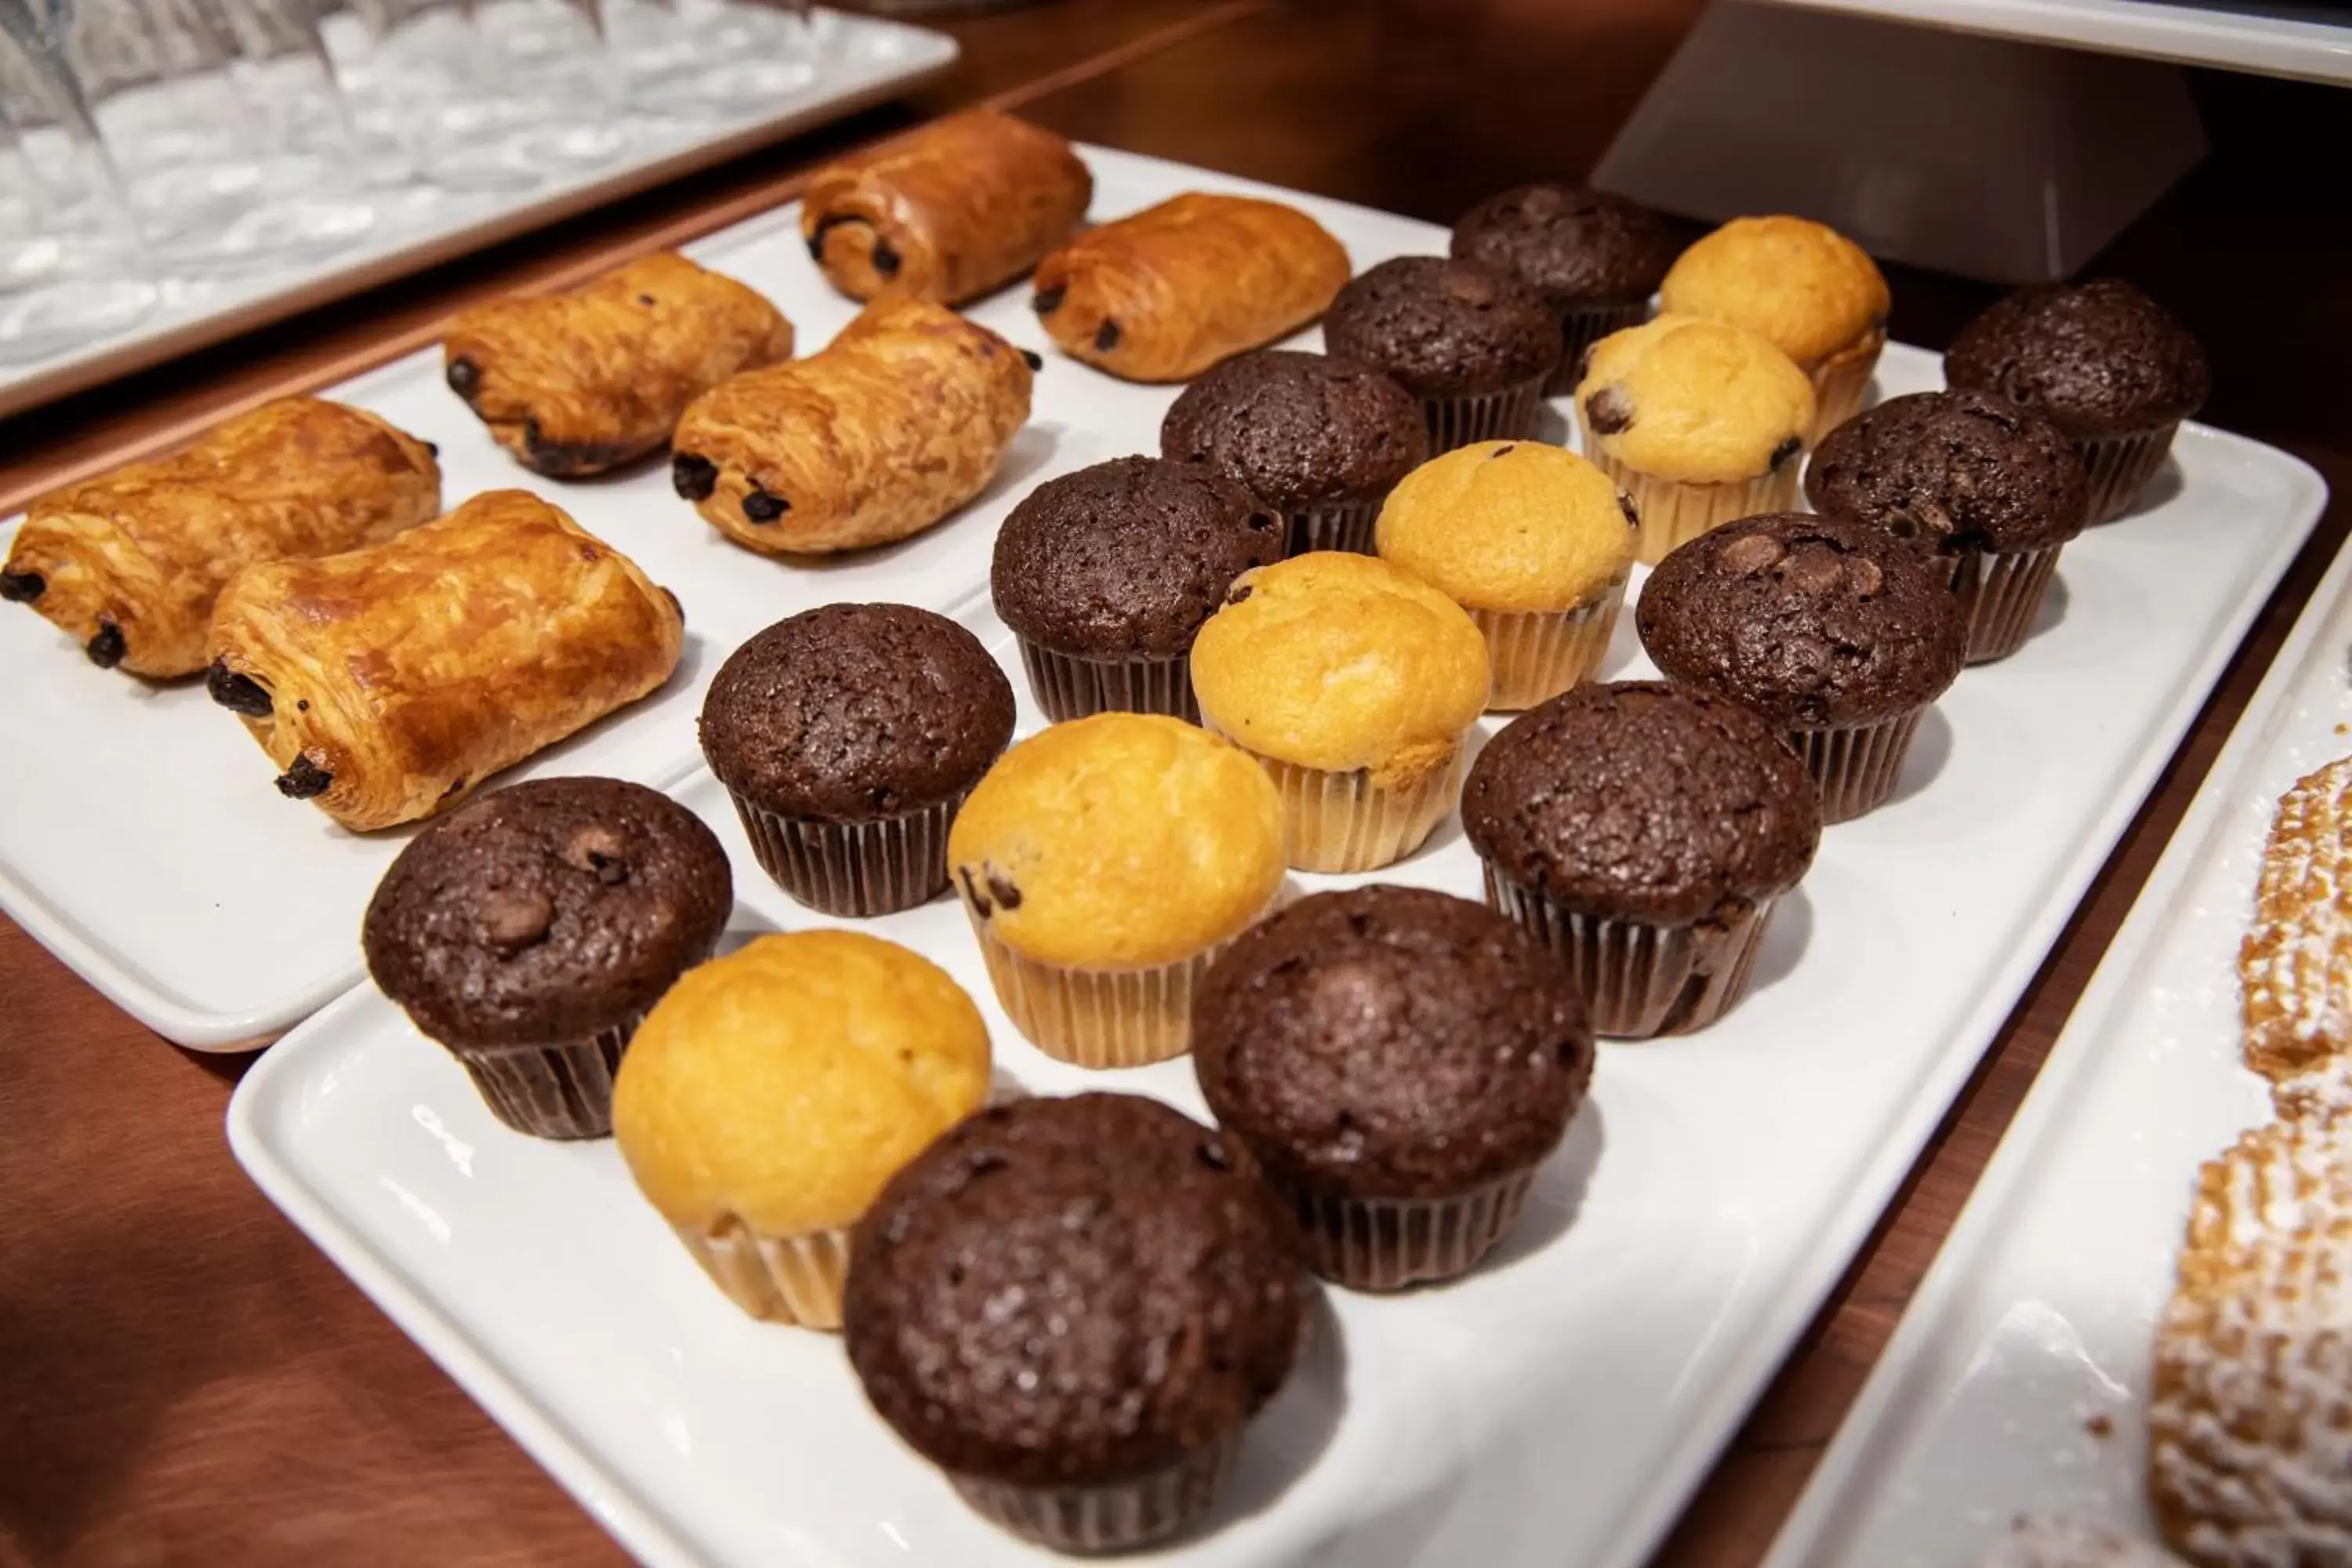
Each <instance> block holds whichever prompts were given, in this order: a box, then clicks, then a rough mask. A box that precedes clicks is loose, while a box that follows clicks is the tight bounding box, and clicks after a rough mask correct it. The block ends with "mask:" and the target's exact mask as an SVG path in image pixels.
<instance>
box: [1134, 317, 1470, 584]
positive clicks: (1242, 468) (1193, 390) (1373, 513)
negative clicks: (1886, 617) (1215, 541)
mask: <svg viewBox="0 0 2352 1568" xmlns="http://www.w3.org/2000/svg"><path fill="white" fill-rule="evenodd" d="M1160 456H1161V457H1163V458H1171V459H1172V460H1174V461H1178V462H1189V463H1206V464H1208V465H1210V466H1211V467H1212V468H1219V469H1222V470H1223V472H1224V473H1225V474H1227V475H1228V476H1230V477H1231V478H1233V479H1236V480H1238V481H1239V482H1240V483H1241V484H1242V485H1244V487H1246V488H1247V489H1248V490H1249V492H1250V493H1251V494H1252V495H1255V497H1257V498H1258V500H1262V501H1264V502H1265V504H1266V505H1268V506H1271V507H1274V508H1276V509H1277V510H1280V511H1281V513H1282V515H1283V521H1284V523H1285V526H1286V533H1285V536H1284V541H1283V550H1284V552H1285V553H1286V554H1289V555H1304V554H1306V553H1307V552H1308V551H1310V550H1352V551H1355V552H1358V553H1359V554H1364V555H1369V554H1370V553H1371V550H1372V524H1373V522H1374V521H1375V520H1377V519H1378V518H1379V516H1380V510H1381V501H1382V500H1386V499H1387V496H1388V493H1389V491H1390V490H1391V489H1394V488H1395V486H1396V482H1397V481H1398V480H1399V479H1402V478H1404V477H1405V475H1407V474H1409V473H1411V472H1412V470H1413V469H1415V468H1419V467H1420V466H1421V465H1422V464H1423V462H1426V461H1427V460H1428V458H1429V430H1428V426H1425V425H1424V424H1423V422H1422V417H1421V405H1420V404H1419V403H1418V402H1416V401H1414V399H1413V396H1412V394H1411V393H1409V392H1407V391H1406V390H1405V389H1404V388H1403V387H1402V386H1400V385H1398V384H1396V383H1395V382H1394V381H1392V380H1391V379H1390V378H1389V376H1388V375H1387V374H1385V373H1383V372H1381V371H1378V370H1375V369H1373V368H1372V367H1371V366H1370V365H1368V364H1358V363H1355V362H1354V361H1352V360H1344V359H1332V358H1330V357H1328V355H1324V354H1310V353H1298V352H1297V351H1295V350H1291V349H1267V350H1265V351H1263V352H1261V353H1252V354H1244V355H1242V356H1241V357H1240V358H1238V359H1230V360H1227V361H1225V363H1223V364H1221V365H1218V366H1217V367H1216V368H1215V369H1213V370H1212V371H1210V372H1209V373H1208V374H1205V375H1203V376H1202V377H1201V378H1200V379H1199V380H1198V381H1195V382H1194V383H1192V385H1190V386H1188V387H1186V388H1185V389H1184V390H1183V392H1182V393H1181V394H1180V395H1178V397H1177V399H1176V402H1175V405H1174V406H1172V407H1171V408H1170V409H1169V410H1168V417H1167V418H1166V419H1165V420H1163V421H1162V422H1161V424H1160Z"/></svg>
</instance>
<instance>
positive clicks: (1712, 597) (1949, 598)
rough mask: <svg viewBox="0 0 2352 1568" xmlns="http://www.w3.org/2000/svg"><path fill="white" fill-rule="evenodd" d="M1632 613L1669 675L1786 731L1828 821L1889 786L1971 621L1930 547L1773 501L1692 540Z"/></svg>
mask: <svg viewBox="0 0 2352 1568" xmlns="http://www.w3.org/2000/svg"><path fill="white" fill-rule="evenodd" d="M1633 618H1634V625H1635V626H1636V627H1637V628H1638V629H1639V630H1640V632H1641V634H1642V646H1643V648H1645V649H1646V650H1648V652H1649V655H1650V658H1651V659H1652V660H1653V661H1654V662H1655V663H1656V665H1657V667H1658V668H1659V669H1660V670H1662V671H1664V673H1665V675H1666V676H1667V678H1668V679H1673V680H1679V681H1683V682H1685V683H1686V684H1688V685H1692V686H1696V687H1701V688H1704V689H1707V690H1710V691H1714V692H1717V693H1718V694H1720V695H1722V696H1725V697H1728V698H1731V699H1732V700H1735V701H1737V702H1740V703H1743V704H1745V705H1746V706H1748V708H1750V709H1753V710H1755V711H1756V712H1758V713H1759V714H1761V715H1763V716H1764V717H1765V718H1766V719H1768V720H1769V721H1772V722H1773V723H1775V724H1778V725H1781V726H1784V727H1785V728H1786V729H1787V731H1788V732H1789V735H1790V741H1791V742H1792V743H1793V744H1794V745H1795V746H1796V748H1797V750H1798V752H1800V753H1801V755H1802V756H1803V757H1804V758H1805V762H1806V764H1807V765H1808V766H1809V767H1811V769H1812V772H1813V776H1814V778H1815V780H1816V781H1818V782H1819V784H1821V787H1822V820H1824V821H1827V822H1843V821H1845V820H1847V819H1848V818H1850V817H1855V816H1861V815H1862V814H1863V813H1864V812H1866V811H1869V810H1871V809H1873V808H1874V807H1875V806H1877V805H1880V804H1882V803H1883V802H1885V799H1886V797H1887V796H1888V795H1892V794H1893V793H1894V790H1895V780H1896V778H1897V777H1898V776H1899V775H1900V773H1901V772H1902V768H1903V756H1904V753H1905V752H1906V751H1907V750H1908V749H1909V748H1910V744H1911V736H1912V733H1913V731H1916V729H1917V728H1918V724H1919V718H1920V715H1922V714H1923V713H1925V712H1926V711H1927V709H1928V708H1929V706H1930V705H1932V704H1933V703H1934V702H1935V700H1936V699H1937V697H1939V696H1941V695H1943V692H1944V689H1946V688H1947V687H1948V686H1950V685H1951V684H1952V682H1953V681H1954V680H1956V679H1958V678H1959V673H1960V668H1961V666H1962V665H1963V664H1964V663H1965V662H1966V659H1967V654H1968V618H1967V616H1966V615H1965V613H1964V612H1963V611H1962V609H1961V606H1960V601H1959V599H1958V596H1957V595H1954V594H1953V592H1952V589H1951V573H1950V569H1949V568H1948V567H1947V566H1946V565H1944V564H1943V563H1941V562H1939V561H1938V560H1937V558H1936V556H1935V553H1934V552H1932V551H1930V550H1928V549H1927V547H1926V546H1924V545H1923V544H1921V543H1919V542H1916V541H1913V540H1903V539H1897V538H1895V537H1894V536H1893V535H1892V534H1889V533H1886V532H1884V531H1881V530H1879V529H1878V528H1876V527H1874V526H1873V525H1871V524H1869V523H1866V522H1859V521H1855V520H1853V519H1852V518H1843V517H1813V516H1808V515H1807V514H1805V513H1803V512H1793V511H1783V512H1767V513H1765V514H1764V515H1763V516H1761V517H1751V518H1747V519H1744V520H1742V521H1738V522H1734V523H1730V524H1727V525H1726V526H1725V527H1722V528H1718V529H1717V530H1715V531H1713V532H1710V533H1704V534H1701V535H1700V536H1699V537H1698V538H1696V539H1694V540H1692V541H1691V542H1689V543H1687V544H1685V545H1683V546H1682V547H1681V548H1680V549H1678V550H1676V551H1675V552H1673V553H1672V554H1670V555H1668V556H1667V557H1666V558H1665V559H1664V561H1662V562H1660V563H1658V567H1657V570H1656V571H1654V572H1653V573H1651V574H1650V580H1649V583H1648V584H1646V585H1645V586H1644V587H1643V591H1642V599H1641V603H1640V604H1639V605H1636V606H1635V608H1634V616H1633Z"/></svg>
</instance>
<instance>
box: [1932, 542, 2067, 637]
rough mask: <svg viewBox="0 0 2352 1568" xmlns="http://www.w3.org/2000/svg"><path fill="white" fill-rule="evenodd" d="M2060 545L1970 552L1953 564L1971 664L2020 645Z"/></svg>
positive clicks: (2047, 584) (2038, 608)
mask: <svg viewBox="0 0 2352 1568" xmlns="http://www.w3.org/2000/svg"><path fill="white" fill-rule="evenodd" d="M2063 548H2064V546H2063V545H2060V544H2053V545H2051V546H2049V547H2048V548H2046V549H2042V550H2004V551H1970V552H1969V553H1968V554H1966V555H1963V556H1961V557H1960V558H1959V559H1958V561H1957V562H1955V563H1953V568H1952V591H1953V592H1954V593H1956V594H1958V595H1959V596H1960V604H1961V605H1962V607H1963V608H1965V609H1966V610H1967V611H1968V616H1969V663H1970V664H1988V663H1990V662H1991V661H1992V660H1994V659H1996V658H2008V657H2009V656H2010V655H2011V654H2013V653H2015V652H2016V651H2017V650H2018V649H2019V648H2021V647H2024V646H2025V638H2026V634H2027V633H2029V632H2031V631H2032V629H2033V617H2034V616H2036V615H2037V614H2039V613H2040V612H2041V609H2042V600H2043V599H2044V598H2045V597H2047V596H2048V595H2049V593H2050V581H2051V579H2052V578H2053V576H2055V575H2056V574H2057V571H2058V552H2059V551H2060V550H2062V549H2063Z"/></svg>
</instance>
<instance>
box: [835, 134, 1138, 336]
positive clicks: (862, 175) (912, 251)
mask: <svg viewBox="0 0 2352 1568" xmlns="http://www.w3.org/2000/svg"><path fill="white" fill-rule="evenodd" d="M1094 192H1095V181H1094V176H1093V175H1092V174H1088V173H1087V166H1086V164H1084V163H1080V162H1079V161H1078V155H1077V154H1076V153H1074V152H1072V151H1071V150H1070V144H1069V143H1068V142H1066V141H1064V140H1063V139H1062V138H1061V137H1059V136H1056V135H1055V134H1054V133H1053V132H1050V131H1045V130H1042V129H1040V128H1039V127H1037V126H1034V125H1032V124H1030V123H1029V122H1028V121H1025V120H1015V119H1014V118H1013V116H1011V115H1009V114H999V113H997V112H996V111H995V110H990V109H979V110H972V111H971V113H968V114H959V115H956V116H954V117H953V118H951V119H948V120H941V121H934V122H933V123H931V124H929V125H927V126H925V127H923V128H922V129H921V130H920V131H918V132H914V133H913V134H912V135H909V136H905V137H901V138H899V139H898V141H895V142H888V143H886V144H885V145H883V146H880V147H877V148H875V149H873V150H872V151H870V152H866V153H856V154H853V155H852V156H850V157H847V158H844V159H841V160H840V161H838V162H836V163H828V164H826V165H825V166H824V168H822V169H819V170H818V171H817V172H816V173H815V174H814V175H812V176H810V179H809V185H808V194H807V195H805V196H803V198H802V199H801V237H802V238H803V239H805V240H807V241H808V247H809V255H810V256H811V257H813V258H815V260H816V264H817V265H818V266H819V267H822V268H824V275H825V277H826V278H827V279H829V280H831V282H832V284H833V286H834V287H835V288H836V289H840V290H841V291H842V292H843V293H845V294H846V295H848V296H849V297H850V298H851V299H853V300H871V299H873V298H874V297H875V296H876V295H877V294H886V293H888V294H907V295H911V296H913V297H914V298H915V299H918V300H930V301H931V302H932V303H933V304H936V305H953V304H958V303H960V302H961V301H962V300H970V299H971V298H973V297H975V296H977V295H981V294H985V293H987V292H988V291H989V290H990V289H994V288H996V287H998V286H999V285H1001V284H1004V283H1009V282H1011V281H1012V280H1013V279H1014V278H1016V277H1018V276H1020V275H1021V274H1022V273H1024V272H1026V271H1027V270H1029V268H1033V267H1034V266H1036V265H1037V258H1039V257H1041V256H1044V255H1045V252H1047V251H1048V250H1051V249H1052V248H1053V247H1055V246H1056V245H1059V244H1060V243H1061V242H1062V240H1063V239H1064V238H1066V237H1067V236H1068V235H1069V232H1070V231H1071V230H1072V229H1074V228H1076V227H1077V226H1078V225H1079V223H1080V222H1081V221H1082V220H1084V218H1085V217H1086V216H1087V203H1088V202H1089V201H1091V200H1093V199H1094Z"/></svg>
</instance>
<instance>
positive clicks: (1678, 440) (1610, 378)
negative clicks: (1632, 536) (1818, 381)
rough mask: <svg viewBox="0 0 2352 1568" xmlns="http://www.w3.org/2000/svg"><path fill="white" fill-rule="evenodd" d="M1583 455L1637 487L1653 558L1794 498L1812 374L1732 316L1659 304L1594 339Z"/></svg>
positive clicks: (1580, 412) (1626, 486)
mask: <svg viewBox="0 0 2352 1568" xmlns="http://www.w3.org/2000/svg"><path fill="white" fill-rule="evenodd" d="M1576 413H1577V419H1578V421H1579V423H1580V425H1581V426H1582V427H1583V431H1584V455H1585V456H1586V457H1587V458H1591V460H1592V461H1593V463H1594V464H1595V465H1597V466H1598V467H1599V468H1600V469H1601V472H1602V473H1604V474H1606V475H1608V476H1609V478H1610V479H1612V480H1614V481H1615V482H1616V484H1617V485H1618V486H1619V487H1620V488H1621V489H1623V490H1625V491H1626V493H1627V494H1629V495H1631V496H1632V497H1633V507H1634V510H1635V511H1636V512H1637V513H1638V514H1639V515H1640V518H1641V539H1640V542H1639V543H1638V545H1637V546H1636V552H1637V554H1638V555H1639V556H1640V558H1641V559H1642V560H1643V561H1647V562H1650V563H1653V564H1655V563H1657V562H1659V561H1661V560H1664V558H1665V555H1666V552H1669V551H1671V550H1673V549H1674V548H1675V546H1676V545H1678V544H1681V543H1683V542H1685V541H1687V540H1691V539H1695V538H1696V537H1697V536H1698V535H1700V534H1702V533H1704V532H1706V531H1707V530H1708V529H1710V528H1715V527H1718V526H1720V525H1721V524H1723V523H1727V522H1730V521H1735V520H1737V519H1739V518H1743V517H1750V516H1753V515H1755V514H1756V513H1758V512H1761V511H1785V510H1788V509H1789V508H1790V506H1792V505H1794V504H1795V501H1796V498H1797V476H1798V474H1799V472H1800V470H1801V468H1803V465H1802V464H1801V463H1800V462H1799V461H1798V460H1797V458H1798V454H1799V453H1800V452H1801V451H1802V450H1803V447H1804V436H1805V431H1806V430H1807V429H1808V428H1809V427H1810V426H1811V424H1812V420H1813V389H1812V384H1811V382H1810V381H1808V380H1807V379H1806V378H1805V374H1804V372H1802V371H1801V370H1799V369H1798V368H1797V367H1796V365H1795V364H1794V363H1791V362H1790V359H1789V356H1788V355H1786V354H1784V353H1781V352H1780V350H1779V349H1777V348H1774V347H1773V346H1772V344H1771V343H1770V342H1767V341H1766V340H1765V339H1763V338H1761V337H1759V336H1758V335H1757V334H1756V333H1754V332H1751V331H1748V330H1747V329H1746V328H1744V327H1735V326H1732V325H1730V324H1728V323H1727V322H1723V321H1701V320H1698V319H1696V318H1695V317H1691V316H1672V315H1667V316H1659V317H1657V318H1656V319H1655V320H1654V321H1645V322H1643V324H1642V325H1641V326H1638V327H1628V328H1626V329H1625V330H1624V331H1622V332H1612V333H1611V334H1610V335H1609V336H1608V337H1605V338H1603V339H1601V341H1600V342H1597V343H1595V344H1593V345H1592V352H1591V354H1590V355H1589V356H1588V357H1587V359H1586V362H1585V368H1584V379H1583V380H1582V381H1580V383H1578V384H1577V388H1576Z"/></svg>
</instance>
